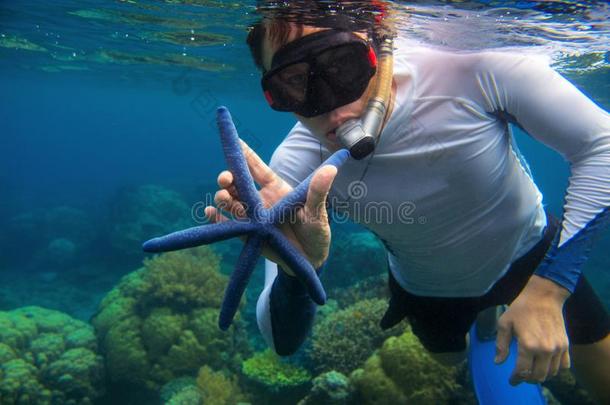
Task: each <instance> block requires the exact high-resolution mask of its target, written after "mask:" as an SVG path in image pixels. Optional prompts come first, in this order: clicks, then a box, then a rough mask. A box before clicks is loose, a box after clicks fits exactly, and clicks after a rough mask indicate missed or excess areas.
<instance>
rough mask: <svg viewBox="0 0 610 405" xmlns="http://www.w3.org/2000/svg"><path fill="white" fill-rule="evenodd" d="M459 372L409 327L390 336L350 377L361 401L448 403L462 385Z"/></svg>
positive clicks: (369, 402)
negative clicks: (432, 354)
mask: <svg viewBox="0 0 610 405" xmlns="http://www.w3.org/2000/svg"><path fill="white" fill-rule="evenodd" d="M456 373H457V370H456V368H455V367H445V366H443V365H441V364H439V363H437V362H436V361H435V360H433V359H432V357H430V355H429V354H428V353H427V352H426V350H425V349H424V348H423V346H422V345H421V344H420V343H419V341H418V340H417V337H415V335H413V333H411V331H410V330H409V331H406V332H405V333H403V334H402V335H401V336H399V337H391V338H389V339H388V340H386V341H385V343H384V344H383V346H382V347H381V349H379V351H378V352H377V353H376V354H374V355H373V356H371V357H370V358H369V359H368V360H367V361H366V363H365V364H364V367H363V368H361V369H357V370H355V371H354V372H353V373H352V374H351V377H350V379H351V382H352V385H353V387H354V388H355V390H356V393H357V396H358V403H361V404H392V403H396V404H424V405H425V404H445V403H449V402H450V399H451V398H452V396H453V394H454V393H455V392H456V391H458V390H460V389H461V386H460V385H459V384H457V383H456Z"/></svg>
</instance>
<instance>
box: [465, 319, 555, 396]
mask: <svg viewBox="0 0 610 405" xmlns="http://www.w3.org/2000/svg"><path fill="white" fill-rule="evenodd" d="M478 335H479V334H478V333H477V323H476V322H475V324H474V325H473V326H472V328H471V329H470V347H469V351H468V363H469V367H470V373H471V375H472V380H473V382H474V391H475V394H476V396H477V399H478V401H479V404H481V405H513V404H519V405H521V404H525V405H530V404H532V405H539V404H540V405H543V404H546V400H545V399H544V396H543V395H542V388H541V387H540V384H519V385H518V386H516V387H513V386H512V385H510V384H509V383H508V379H509V378H510V374H511V372H512V370H513V368H514V367H515V363H516V362H517V341H516V340H515V339H513V341H512V342H511V345H510V353H509V356H508V358H507V359H506V361H505V362H504V363H502V364H500V365H496V364H495V363H494V357H495V354H496V342H495V339H482V338H481V337H479V336H478Z"/></svg>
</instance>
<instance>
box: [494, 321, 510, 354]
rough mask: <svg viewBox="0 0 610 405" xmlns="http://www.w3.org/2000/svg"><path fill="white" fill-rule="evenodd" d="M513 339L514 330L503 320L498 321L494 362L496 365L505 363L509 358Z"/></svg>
mask: <svg viewBox="0 0 610 405" xmlns="http://www.w3.org/2000/svg"><path fill="white" fill-rule="evenodd" d="M512 339H513V333H512V328H511V326H510V325H509V324H507V323H506V322H504V323H503V322H502V319H501V318H500V320H499V321H498V331H497V334H496V356H495V358H494V362H495V363H496V364H501V363H504V361H505V360H506V358H507V357H508V351H509V348H510V342H511V340H512Z"/></svg>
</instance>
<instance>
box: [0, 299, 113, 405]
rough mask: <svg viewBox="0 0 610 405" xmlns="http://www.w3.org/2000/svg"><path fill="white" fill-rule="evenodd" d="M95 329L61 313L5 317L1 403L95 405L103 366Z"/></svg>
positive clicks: (1, 320)
mask: <svg viewBox="0 0 610 405" xmlns="http://www.w3.org/2000/svg"><path fill="white" fill-rule="evenodd" d="M96 351H97V343H96V339H95V335H94V333H93V329H92V328H91V326H89V325H87V324H85V323H84V322H81V321H78V320H75V319H72V318H70V317H69V316H68V315H66V314H63V313H61V312H57V311H52V310H48V309H44V308H40V307H23V308H19V309H16V310H13V311H10V312H0V403H2V404H29V403H35V404H42V405H44V404H58V403H61V404H68V405H76V404H79V405H80V404H91V403H93V402H94V400H95V399H97V398H99V397H100V396H101V395H102V394H103V381H104V366H103V360H102V358H101V356H99V355H97V354H96Z"/></svg>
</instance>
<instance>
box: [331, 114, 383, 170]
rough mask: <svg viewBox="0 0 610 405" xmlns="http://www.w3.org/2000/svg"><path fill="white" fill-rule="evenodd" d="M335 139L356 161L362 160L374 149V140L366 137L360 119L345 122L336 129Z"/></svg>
mask: <svg viewBox="0 0 610 405" xmlns="http://www.w3.org/2000/svg"><path fill="white" fill-rule="evenodd" d="M337 137H338V138H339V140H340V141H341V144H342V145H343V146H344V147H345V148H346V149H347V150H349V153H350V155H352V157H353V158H354V159H356V160H360V159H362V158H364V157H365V156H367V155H368V154H369V153H371V152H373V149H375V138H374V137H372V136H371V135H367V133H366V132H365V130H364V128H363V123H362V120H360V119H352V120H349V121H346V122H345V123H344V124H343V125H341V126H340V127H339V128H337Z"/></svg>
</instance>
